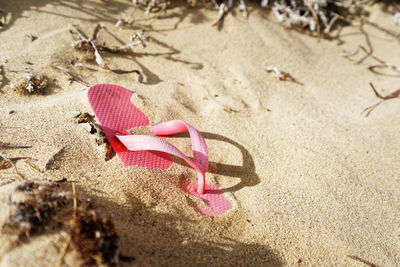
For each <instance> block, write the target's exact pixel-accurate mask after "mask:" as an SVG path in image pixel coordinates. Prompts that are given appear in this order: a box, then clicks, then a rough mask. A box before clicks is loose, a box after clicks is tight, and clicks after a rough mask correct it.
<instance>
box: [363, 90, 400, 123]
mask: <svg viewBox="0 0 400 267" xmlns="http://www.w3.org/2000/svg"><path fill="white" fill-rule="evenodd" d="M369 85H370V86H371V88H372V90H373V91H374V93H375V95H376V97H378V98H380V99H382V100H381V101H379V102H378V103H376V104H374V105H372V106H369V107H367V108H365V109H364V110H363V111H362V112H361V114H363V113H365V112H366V114H365V117H368V116H369V114H370V113H371V112H372V111H373V110H374V109H375V108H376V107H377V106H379V105H380V104H381V103H382V102H383V101H386V100H390V99H394V98H397V97H399V96H400V89H397V90H395V91H393V92H392V93H391V94H389V95H387V96H382V95H381V94H379V92H378V91H377V90H376V89H375V86H374V85H373V84H372V83H369Z"/></svg>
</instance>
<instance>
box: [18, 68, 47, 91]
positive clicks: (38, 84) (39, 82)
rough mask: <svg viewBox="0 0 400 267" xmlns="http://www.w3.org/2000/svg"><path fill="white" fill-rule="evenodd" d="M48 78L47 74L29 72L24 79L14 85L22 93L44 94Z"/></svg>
mask: <svg viewBox="0 0 400 267" xmlns="http://www.w3.org/2000/svg"><path fill="white" fill-rule="evenodd" d="M47 85H48V78H47V77H46V76H45V75H41V74H33V73H27V74H26V77H25V79H24V80H23V81H21V82H20V83H19V84H18V85H16V86H14V90H15V91H16V92H17V93H18V94H20V95H23V94H35V95H43V94H45V93H46V87H47Z"/></svg>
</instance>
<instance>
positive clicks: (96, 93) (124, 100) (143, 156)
mask: <svg viewBox="0 0 400 267" xmlns="http://www.w3.org/2000/svg"><path fill="white" fill-rule="evenodd" d="M131 97H132V92H130V91H129V90H127V89H125V88H123V87H121V86H118V85H112V84H97V85H94V86H92V87H90V88H89V91H88V99H89V103H90V105H91V106H92V109H93V112H94V114H95V115H96V117H97V119H98V120H99V122H100V124H101V127H102V128H103V131H104V133H105V134H106V136H107V139H108V141H109V142H110V144H111V146H112V148H113V149H114V151H115V152H116V153H117V155H118V156H119V158H120V159H121V161H122V163H123V164H124V166H125V167H128V166H142V167H150V168H156V169H168V168H169V167H170V166H171V165H172V160H171V159H170V157H169V156H168V154H167V153H164V152H159V151H129V150H128V149H127V148H126V147H125V146H124V145H122V144H121V143H120V142H119V141H118V140H117V138H116V137H115V134H117V133H126V130H128V129H131V128H135V127H140V126H147V125H149V119H148V118H147V116H146V115H145V114H144V113H143V112H142V111H141V110H140V109H138V108H136V107H135V106H134V105H133V104H132V102H131V100H130V99H131Z"/></svg>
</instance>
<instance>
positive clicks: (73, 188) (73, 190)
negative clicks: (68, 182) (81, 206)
mask: <svg viewBox="0 0 400 267" xmlns="http://www.w3.org/2000/svg"><path fill="white" fill-rule="evenodd" d="M72 195H73V197H74V199H73V202H74V217H75V216H76V209H77V207H78V204H77V201H76V189H75V183H72Z"/></svg>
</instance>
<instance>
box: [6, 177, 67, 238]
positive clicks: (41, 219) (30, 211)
mask: <svg viewBox="0 0 400 267" xmlns="http://www.w3.org/2000/svg"><path fill="white" fill-rule="evenodd" d="M17 192H23V193H24V197H25V198H26V199H24V200H22V201H20V202H17V201H15V200H14V199H13V197H14V195H11V196H10V205H11V214H10V216H9V218H8V220H7V222H6V223H5V224H4V226H3V232H4V233H14V234H15V233H16V234H17V235H18V237H19V239H20V240H21V239H22V238H24V237H29V236H31V235H33V234H40V233H41V232H42V231H44V230H47V228H49V227H55V228H57V227H59V226H60V224H61V222H62V216H61V214H58V213H59V211H60V208H61V207H64V206H65V205H67V204H68V202H69V200H70V197H69V193H68V192H66V191H63V190H61V189H60V188H59V187H58V186H57V185H51V184H42V185H39V184H35V183H33V182H29V181H27V182H24V183H22V184H20V185H19V186H18V187H17ZM57 214H58V216H60V217H59V218H57V219H55V216H56V215H57ZM51 224H53V225H51Z"/></svg>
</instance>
